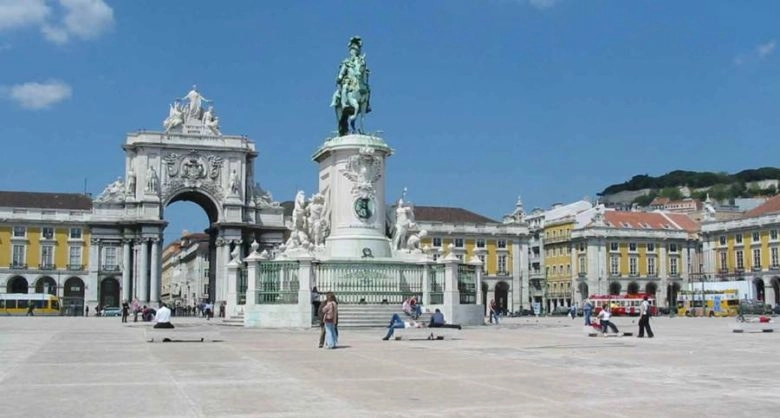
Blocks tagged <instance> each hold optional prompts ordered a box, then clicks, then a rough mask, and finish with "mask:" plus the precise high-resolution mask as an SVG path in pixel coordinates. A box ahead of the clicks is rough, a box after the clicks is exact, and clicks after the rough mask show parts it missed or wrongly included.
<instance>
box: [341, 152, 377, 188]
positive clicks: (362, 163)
mask: <svg viewBox="0 0 780 418" xmlns="http://www.w3.org/2000/svg"><path fill="white" fill-rule="evenodd" d="M341 173H342V174H344V176H345V177H347V178H348V179H350V180H351V181H352V182H353V185H352V194H353V195H354V196H355V197H361V198H372V197H374V195H375V194H376V191H375V190H374V183H376V181H377V180H379V178H380V177H382V159H381V158H380V157H379V156H377V155H375V153H374V149H373V148H371V147H364V148H361V149H360V151H359V153H358V154H357V155H353V156H351V157H349V159H347V163H346V165H345V166H344V168H343V169H341Z"/></svg>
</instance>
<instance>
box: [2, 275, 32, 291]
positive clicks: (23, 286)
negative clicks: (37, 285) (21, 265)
mask: <svg viewBox="0 0 780 418" xmlns="http://www.w3.org/2000/svg"><path fill="white" fill-rule="evenodd" d="M29 287H30V285H29V284H28V283H27V279H25V278H24V277H22V276H14V277H11V278H10V279H8V282H7V285H6V289H7V290H6V291H7V292H8V293H27V292H28V290H29Z"/></svg>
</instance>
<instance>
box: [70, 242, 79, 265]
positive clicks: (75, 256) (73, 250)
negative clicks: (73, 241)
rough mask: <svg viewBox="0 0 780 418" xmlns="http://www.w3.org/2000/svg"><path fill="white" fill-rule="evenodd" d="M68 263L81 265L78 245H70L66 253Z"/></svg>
mask: <svg viewBox="0 0 780 418" xmlns="http://www.w3.org/2000/svg"><path fill="white" fill-rule="evenodd" d="M68 264H70V265H71V266H80V265H81V247H80V246H71V247H70V253H69V254H68Z"/></svg>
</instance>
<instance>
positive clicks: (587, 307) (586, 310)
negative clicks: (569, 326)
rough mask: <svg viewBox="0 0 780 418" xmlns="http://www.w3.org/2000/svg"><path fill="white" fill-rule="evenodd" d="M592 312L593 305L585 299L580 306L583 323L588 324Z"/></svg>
mask: <svg viewBox="0 0 780 418" xmlns="http://www.w3.org/2000/svg"><path fill="white" fill-rule="evenodd" d="M592 313H593V305H591V304H590V301H589V300H587V299H585V304H584V305H583V306H582V316H584V317H585V325H586V326H590V316H591V314H592Z"/></svg>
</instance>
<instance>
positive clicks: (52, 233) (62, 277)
mask: <svg viewBox="0 0 780 418" xmlns="http://www.w3.org/2000/svg"><path fill="white" fill-rule="evenodd" d="M91 210H92V200H91V199H90V198H89V196H86V195H82V194H67V193H31V192H8V191H0V292H4V293H49V294H53V295H57V296H59V297H61V298H63V304H62V305H63V307H64V308H65V312H66V313H68V314H76V313H79V314H81V313H82V312H83V305H84V298H85V292H86V290H87V284H88V282H89V272H88V265H89V261H90V260H89V253H90V231H89V228H88V221H89V218H90V214H91Z"/></svg>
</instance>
